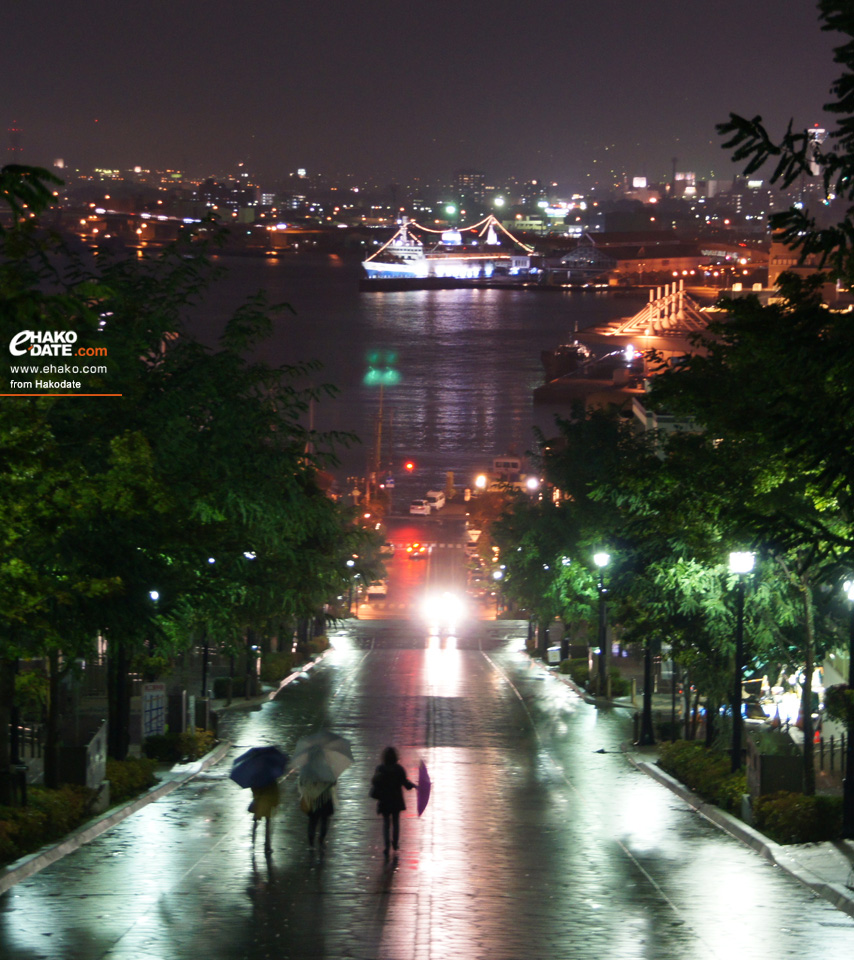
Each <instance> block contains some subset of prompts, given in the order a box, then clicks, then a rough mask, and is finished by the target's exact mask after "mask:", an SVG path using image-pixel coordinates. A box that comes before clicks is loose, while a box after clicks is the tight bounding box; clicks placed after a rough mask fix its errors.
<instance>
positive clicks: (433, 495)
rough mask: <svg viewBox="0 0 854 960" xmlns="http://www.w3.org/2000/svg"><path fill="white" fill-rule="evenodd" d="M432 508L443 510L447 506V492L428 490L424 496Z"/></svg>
mask: <svg viewBox="0 0 854 960" xmlns="http://www.w3.org/2000/svg"><path fill="white" fill-rule="evenodd" d="M424 499H425V500H426V501H427V503H429V504H430V509H431V510H441V509H442V507H444V506H445V494H444V492H443V491H442V490H428V491H427V495H426V496H425V497H424Z"/></svg>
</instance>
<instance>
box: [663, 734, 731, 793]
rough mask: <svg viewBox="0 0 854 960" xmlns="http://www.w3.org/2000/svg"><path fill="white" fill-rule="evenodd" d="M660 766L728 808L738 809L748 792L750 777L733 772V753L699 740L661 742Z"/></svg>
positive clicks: (692, 788) (693, 788) (695, 790)
mask: <svg viewBox="0 0 854 960" xmlns="http://www.w3.org/2000/svg"><path fill="white" fill-rule="evenodd" d="M658 765H659V766H660V767H661V769H662V770H665V771H666V772H667V773H669V774H671V775H672V776H674V777H676V779H677V780H679V781H680V783H684V784H685V786H686V787H688V789H689V790H693V791H694V793H697V794H699V795H700V796H701V797H702V798H703V799H704V800H708V801H709V802H710V803H714V804H716V805H717V806H719V807H721V808H723V809H724V810H738V808H739V805H740V803H741V797H742V794H744V793H746V792H747V776H746V774H745V773H743V772H739V773H732V772H731V770H730V758H729V755H728V754H726V753H719V752H717V751H714V750H707V749H706V747H705V745H704V744H702V743H699V742H697V741H688V740H677V741H676V742H675V743H663V744H661V757H660V759H659V761H658Z"/></svg>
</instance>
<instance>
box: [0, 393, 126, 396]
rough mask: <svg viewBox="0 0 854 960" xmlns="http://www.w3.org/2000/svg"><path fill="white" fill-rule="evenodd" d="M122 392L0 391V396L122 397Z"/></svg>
mask: <svg viewBox="0 0 854 960" xmlns="http://www.w3.org/2000/svg"><path fill="white" fill-rule="evenodd" d="M123 396H124V394H123V393H0V397H123Z"/></svg>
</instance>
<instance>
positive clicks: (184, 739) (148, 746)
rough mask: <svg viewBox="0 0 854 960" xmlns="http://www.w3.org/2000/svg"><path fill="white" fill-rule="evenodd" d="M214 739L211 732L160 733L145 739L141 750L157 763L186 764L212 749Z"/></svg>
mask: <svg viewBox="0 0 854 960" xmlns="http://www.w3.org/2000/svg"><path fill="white" fill-rule="evenodd" d="M215 743H216V737H215V736H214V733H213V731H212V730H196V732H195V733H189V732H187V733H160V734H156V735H155V736H153V737H146V740H145V744H144V745H143V750H144V751H145V755H146V757H148V758H150V759H152V760H157V761H158V762H159V763H182V762H184V763H186V762H187V761H189V760H198V759H199V758H200V757H203V756H204V755H205V754H206V753H208V752H209V751H210V750H212V749H213V746H214V744H215Z"/></svg>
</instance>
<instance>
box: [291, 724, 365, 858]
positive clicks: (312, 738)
mask: <svg viewBox="0 0 854 960" xmlns="http://www.w3.org/2000/svg"><path fill="white" fill-rule="evenodd" d="M352 762H353V753H352V750H351V749H350V742H349V741H348V740H345V739H344V737H339V736H337V735H336V734H334V733H329V732H328V731H320V732H319V733H314V734H310V735H309V736H306V737H302V738H301V739H300V740H299V741H297V745H296V748H295V750H294V756H293V761H292V763H293V767H294V769H295V770H297V771H299V779H298V781H297V786H298V789H299V795H300V808H301V809H302V810H303V812H304V813H306V814H307V815H308V845H309V846H310V847H313V846H314V838H315V836H316V835H317V834H318V830H319V839H320V843H321V844H322V843H323V841H324V840H325V839H326V833H327V830H328V828H329V818H330V817H331V816H332V814H333V813H334V812H335V804H336V803H337V796H336V793H335V785H336V783H337V782H338V777H339V776H340V775H341V774H342V773H343V772H344V771H345V770H346V769H347V768H348V767H349V766H350V765H351V764H352Z"/></svg>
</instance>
